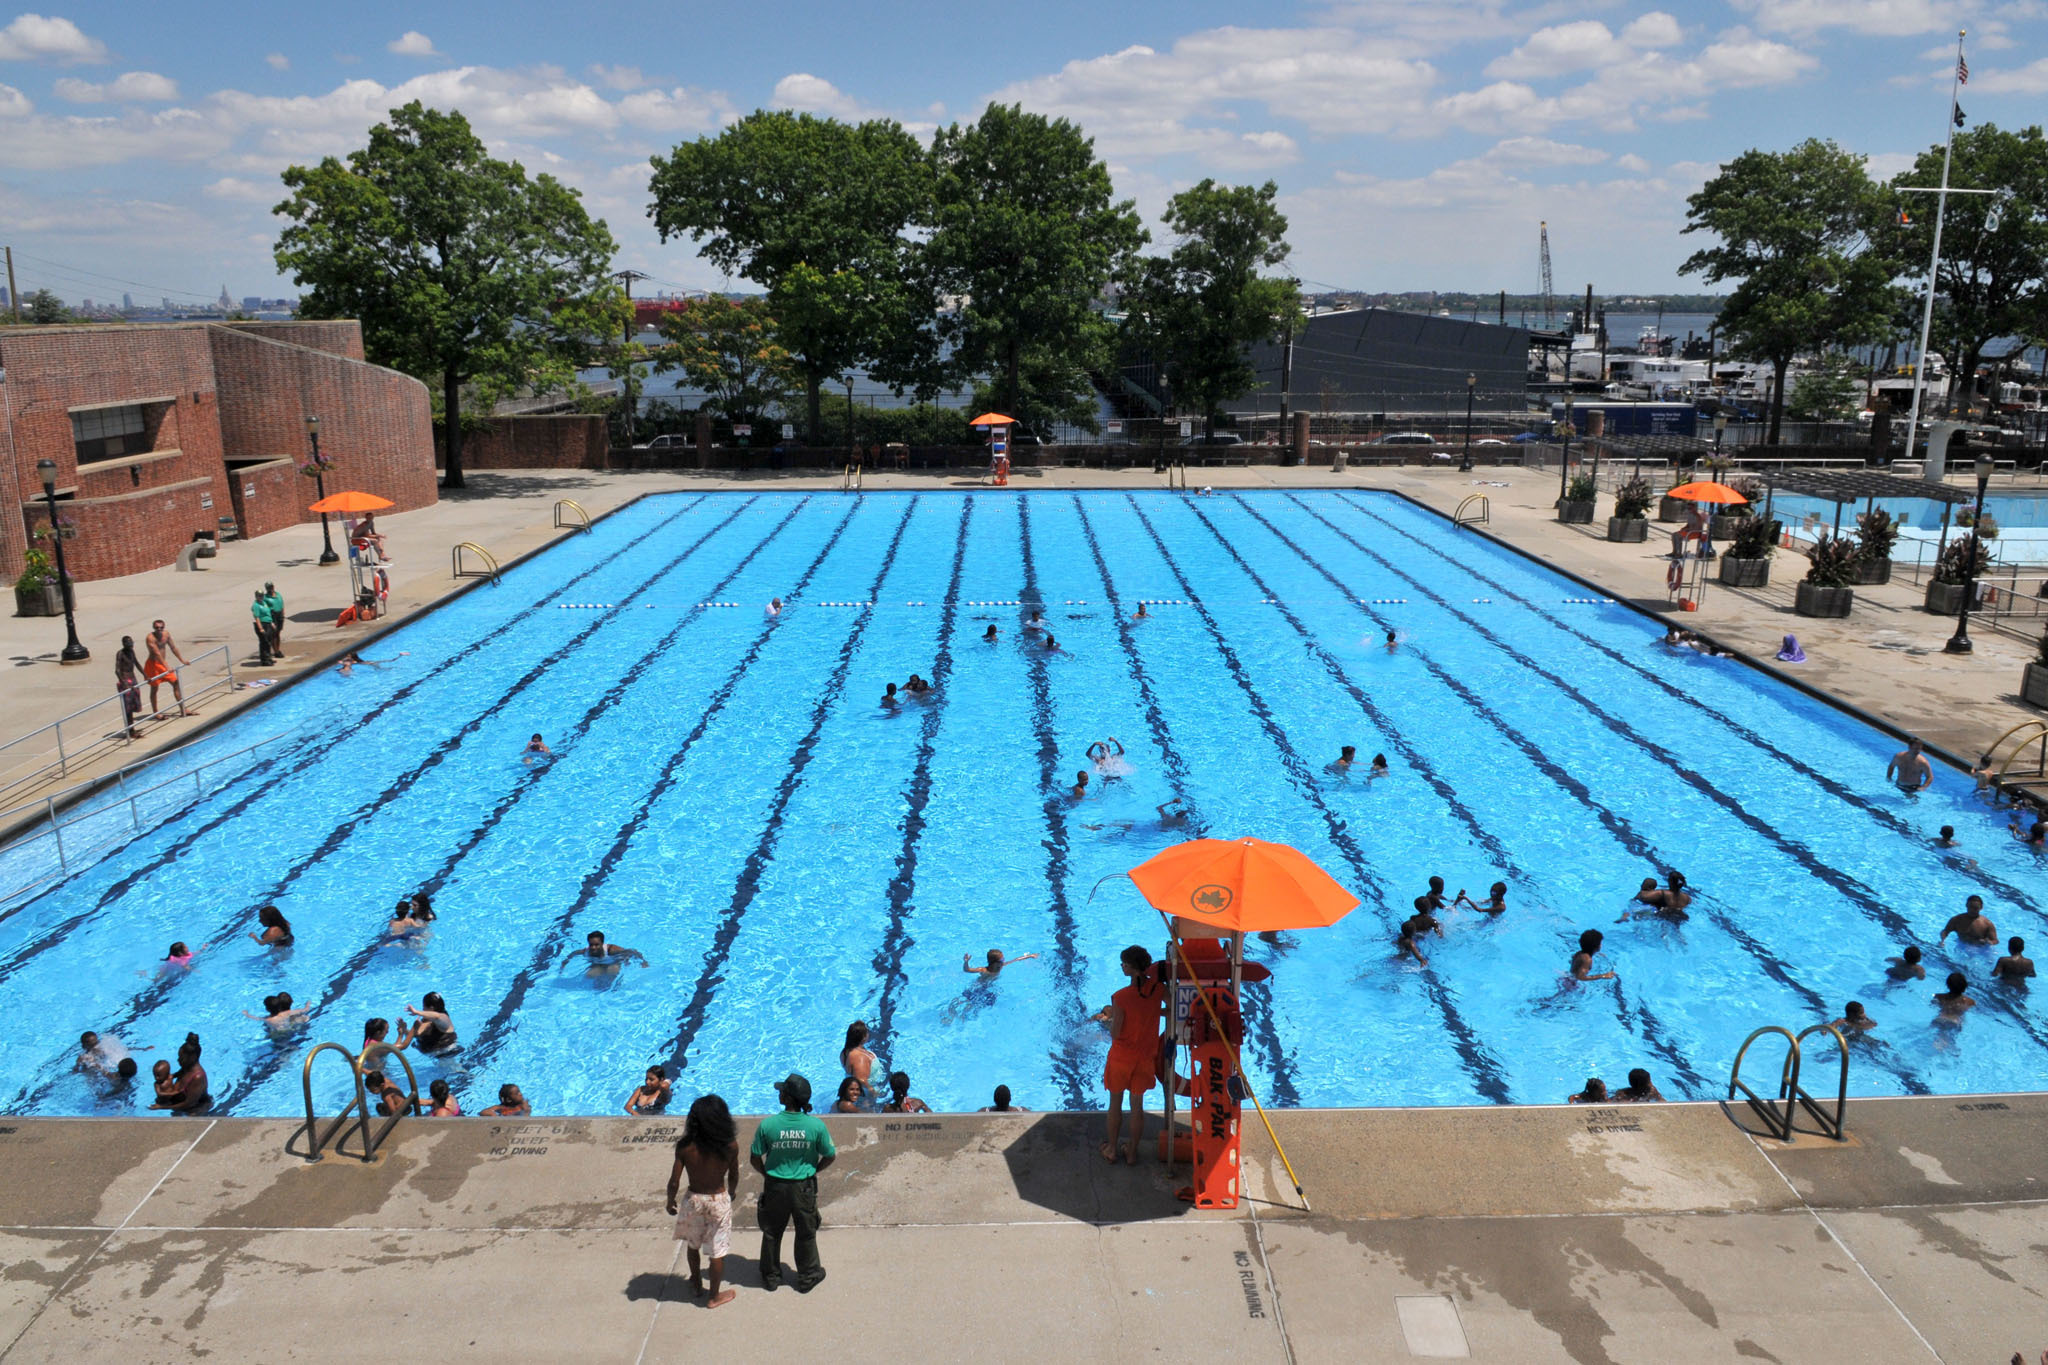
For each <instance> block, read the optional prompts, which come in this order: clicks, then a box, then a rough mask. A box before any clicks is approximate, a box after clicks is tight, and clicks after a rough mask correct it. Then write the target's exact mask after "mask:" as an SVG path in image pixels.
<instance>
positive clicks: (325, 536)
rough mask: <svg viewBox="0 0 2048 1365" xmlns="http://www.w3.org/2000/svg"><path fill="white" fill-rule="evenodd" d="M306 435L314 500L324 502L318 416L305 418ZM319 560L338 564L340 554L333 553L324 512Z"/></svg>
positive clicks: (325, 493)
mask: <svg viewBox="0 0 2048 1365" xmlns="http://www.w3.org/2000/svg"><path fill="white" fill-rule="evenodd" d="M306 435H307V436H308V437H309V438H310V439H311V440H312V442H313V491H314V492H315V493H316V494H317V495H318V496H317V497H316V498H315V499H314V501H316V502H325V501H327V470H326V468H325V467H324V466H323V465H322V464H321V463H320V419H319V418H318V417H308V418H307V419H306ZM320 562H321V563H322V564H338V563H340V562H341V556H340V555H338V554H336V553H334V536H333V533H332V532H330V531H329V530H328V529H327V514H326V513H325V512H322V513H321V514H320Z"/></svg>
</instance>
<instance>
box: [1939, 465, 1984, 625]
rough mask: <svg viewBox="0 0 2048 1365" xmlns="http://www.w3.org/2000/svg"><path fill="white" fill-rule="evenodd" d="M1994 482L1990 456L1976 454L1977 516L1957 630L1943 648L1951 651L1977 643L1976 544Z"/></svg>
mask: <svg viewBox="0 0 2048 1365" xmlns="http://www.w3.org/2000/svg"><path fill="white" fill-rule="evenodd" d="M1990 483H1991V457H1990V456H1989V455H1979V456H1978V457H1977V519H1976V520H1975V521H1972V522H1971V523H1970V548H1969V551H1968V552H1967V553H1966V554H1965V555H1964V557H1963V605H1962V606H1960V607H1958V608H1956V633H1955V634H1953V635H1951V636H1949V637H1948V643H1947V644H1945V645H1943V646H1942V648H1943V649H1944V650H1946V651H1948V652H1949V653H1950V654H1968V653H1969V652H1970V651H1971V650H1972V649H1974V648H1975V646H1974V645H1972V644H1971V643H1970V601H1971V599H1973V598H1974V597H1976V595H1977V547H1978V546H1980V545H1982V544H1983V543H1984V542H1983V541H1981V540H1979V539H1978V537H1979V536H1980V535H1981V534H1982V533H1983V530H1984V490H1985V488H1987V487H1988V486H1989V485H1990Z"/></svg>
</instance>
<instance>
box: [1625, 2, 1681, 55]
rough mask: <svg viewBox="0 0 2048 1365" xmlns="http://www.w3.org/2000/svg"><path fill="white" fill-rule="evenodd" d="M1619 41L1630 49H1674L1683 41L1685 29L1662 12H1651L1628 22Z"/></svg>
mask: <svg viewBox="0 0 2048 1365" xmlns="http://www.w3.org/2000/svg"><path fill="white" fill-rule="evenodd" d="M1621 40H1622V41H1623V42H1624V43H1627V44H1628V45H1629V46H1631V47H1675V46H1677V45H1678V44H1679V43H1681V42H1684V41H1685V29H1684V28H1683V27H1682V26H1681V25H1680V24H1679V22H1678V20H1676V19H1674V18H1672V17H1671V16H1670V15H1668V14H1666V13H1664V11H1662V10H1654V9H1653V10H1651V11H1650V12H1649V13H1648V14H1644V15H1640V16H1638V17H1637V18H1636V19H1634V20H1632V21H1630V23H1629V25H1628V27H1627V28H1624V29H1623V30H1622V31H1621Z"/></svg>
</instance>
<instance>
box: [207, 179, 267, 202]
mask: <svg viewBox="0 0 2048 1365" xmlns="http://www.w3.org/2000/svg"><path fill="white" fill-rule="evenodd" d="M200 192H201V193H202V194H204V195H205V196H206V197H207V198H209V199H227V200H232V201H234V202H236V203H243V204H274V203H276V202H277V201H278V200H280V199H283V198H284V197H285V194H284V187H283V186H282V185H279V184H277V183H276V182H274V181H273V182H271V183H269V184H259V183H258V182H256V181H254V180H242V179H239V178H237V177H235V176H232V175H226V176H222V177H221V178H220V179H218V180H216V181H213V182H212V183H211V184H209V185H207V186H206V187H205V189H203V190H202V191H200Z"/></svg>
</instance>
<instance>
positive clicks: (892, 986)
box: [869, 498, 976, 1058]
mask: <svg viewBox="0 0 2048 1365" xmlns="http://www.w3.org/2000/svg"><path fill="white" fill-rule="evenodd" d="M975 506H976V501H975V500H974V499H972V498H969V499H968V500H967V505H966V507H965V508H964V509H963V510H962V512H961V514H960V530H959V534H958V535H957V536H956V537H955V539H954V541H953V572H952V576H951V578H950V579H949V580H948V581H947V585H946V600H945V602H944V604H943V605H942V606H941V608H940V612H939V645H938V651H937V653H936V654H935V655H934V656H933V659H932V677H931V683H932V686H933V688H935V689H936V690H937V692H938V694H939V697H938V700H937V701H936V702H927V703H926V704H925V708H924V714H923V715H922V716H920V717H919V718H918V727H917V764H916V766H915V767H914V768H913V769H912V770H911V773H910V789H909V791H907V792H905V793H904V795H905V797H906V798H908V801H909V809H908V810H907V811H905V812H904V816H903V846H902V848H901V849H900V850H898V852H897V854H896V873H895V875H894V876H892V877H891V878H890V879H889V889H888V892H887V894H886V897H885V899H886V901H887V904H888V907H889V922H888V927H887V928H886V929H885V930H884V931H883V934H882V946H881V947H880V948H878V949H876V950H875V956H874V959H873V966H874V969H875V971H876V972H877V973H878V974H879V975H880V976H881V978H882V995H881V1000H880V1001H879V1002H878V1003H877V1004H876V1006H875V1051H876V1052H877V1053H878V1054H879V1055H881V1056H883V1057H885V1058H886V1057H887V1056H888V1055H889V1044H890V1040H891V1038H892V1036H893V1034H894V1032H895V1028H896V1003H897V1001H898V1000H899V999H900V998H901V997H902V995H903V990H904V988H905V986H907V985H908V984H909V979H908V978H907V977H906V976H905V975H904V972H903V957H904V954H906V953H908V952H909V951H910V949H911V946H912V945H913V944H915V943H916V942H917V940H916V939H914V938H912V937H911V936H910V916H911V913H912V911H913V910H914V908H915V907H914V906H913V905H912V903H911V902H912V898H913V897H914V896H915V895H916V892H917V852H918V841H919V840H920V839H922V838H923V837H924V829H925V816H924V812H925V807H926V806H927V805H928V804H930V802H931V796H932V756H933V755H934V754H935V753H936V752H937V751H938V739H939V722H940V720H941V719H942V718H943V716H944V715H945V712H946V711H947V710H948V709H949V707H950V702H949V701H948V700H947V692H946V683H947V681H948V680H949V679H950V678H951V677H952V674H953V622H954V619H955V616H956V614H957V611H958V604H957V603H956V602H955V600H954V599H955V598H957V597H958V596H959V595H960V575H961V572H962V571H963V570H964V569H965V568H966V567H967V536H968V531H969V529H970V528H971V526H972V525H973V522H974V509H975ZM873 595H874V594H872V593H870V594H869V596H870V597H872V596H873Z"/></svg>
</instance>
